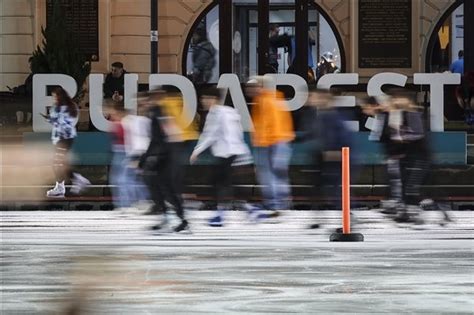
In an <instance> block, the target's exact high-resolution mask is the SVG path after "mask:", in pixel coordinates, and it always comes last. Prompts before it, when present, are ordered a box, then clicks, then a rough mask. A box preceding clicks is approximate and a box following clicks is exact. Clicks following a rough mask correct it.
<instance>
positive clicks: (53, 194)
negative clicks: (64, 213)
mask: <svg viewBox="0 0 474 315" xmlns="http://www.w3.org/2000/svg"><path fill="white" fill-rule="evenodd" d="M65 193H66V188H65V187H64V184H60V183H58V182H56V186H54V188H53V189H50V190H48V191H47V192H46V197H50V198H64V194H65Z"/></svg>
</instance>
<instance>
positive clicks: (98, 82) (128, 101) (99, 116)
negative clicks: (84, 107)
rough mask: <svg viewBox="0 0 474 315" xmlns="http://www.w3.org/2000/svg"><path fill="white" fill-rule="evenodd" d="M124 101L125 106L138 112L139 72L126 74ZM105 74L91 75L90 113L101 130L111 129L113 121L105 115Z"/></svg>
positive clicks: (133, 111) (93, 122) (95, 124)
mask: <svg viewBox="0 0 474 315" xmlns="http://www.w3.org/2000/svg"><path fill="white" fill-rule="evenodd" d="M124 82H125V87H124V90H125V91H124V101H125V108H127V109H129V110H130V112H131V113H136V112H137V102H136V97H135V96H136V94H137V89H138V87H137V82H138V74H130V73H127V74H125V81H124ZM103 84H104V75H103V74H91V75H90V76H89V114H90V117H91V122H92V124H93V125H94V126H95V127H96V128H97V129H98V130H101V131H110V130H111V128H112V122H110V121H109V120H107V119H106V118H105V115H104V106H103V102H104V94H103V93H102V91H103V88H102V87H103Z"/></svg>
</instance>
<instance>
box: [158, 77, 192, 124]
mask: <svg viewBox="0 0 474 315" xmlns="http://www.w3.org/2000/svg"><path fill="white" fill-rule="evenodd" d="M149 82H150V90H153V89H156V88H158V87H159V86H162V85H172V86H175V87H177V88H178V89H179V90H180V91H181V94H182V95H183V112H182V113H181V115H182V118H183V123H185V125H186V126H189V125H190V124H191V123H192V122H193V119H194V116H195V115H196V112H197V96H196V90H195V89H194V85H193V83H192V82H191V81H189V79H188V78H186V77H184V76H182V75H179V74H172V73H164V74H156V73H155V74H150V79H149Z"/></svg>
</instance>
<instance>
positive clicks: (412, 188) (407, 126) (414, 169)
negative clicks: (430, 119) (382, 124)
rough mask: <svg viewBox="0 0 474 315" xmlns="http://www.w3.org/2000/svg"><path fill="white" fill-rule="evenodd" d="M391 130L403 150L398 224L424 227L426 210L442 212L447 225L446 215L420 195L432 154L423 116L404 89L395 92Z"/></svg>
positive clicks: (393, 137)
mask: <svg viewBox="0 0 474 315" xmlns="http://www.w3.org/2000/svg"><path fill="white" fill-rule="evenodd" d="M390 94H391V95H392V100H391V109H390V115H389V120H388V127H389V129H390V134H391V138H392V141H393V142H394V143H395V144H396V145H399V146H400V147H401V148H402V150H401V154H402V158H401V160H400V162H401V164H400V166H401V173H402V179H403V180H402V183H403V201H404V203H405V207H404V208H402V209H400V210H399V211H398V213H397V216H396V217H395V221H396V222H399V223H415V224H423V223H425V220H424V219H423V216H422V213H423V208H434V209H435V210H440V211H441V212H442V215H443V220H444V221H445V222H447V221H450V218H449V216H448V215H447V213H446V212H445V211H444V210H442V209H441V208H440V207H439V206H438V205H436V204H434V202H433V201H432V200H430V199H424V198H423V196H422V194H421V184H422V183H423V181H424V180H425V178H426V175H427V174H428V169H429V166H430V164H431V152H430V147H429V142H428V139H427V137H426V131H425V126H424V122H423V113H422V111H421V109H420V108H419V107H418V106H417V105H416V104H415V102H414V101H413V99H412V96H411V95H409V93H408V92H407V91H405V90H400V89H397V90H393V91H391V93H390Z"/></svg>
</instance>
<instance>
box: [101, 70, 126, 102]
mask: <svg viewBox="0 0 474 315" xmlns="http://www.w3.org/2000/svg"><path fill="white" fill-rule="evenodd" d="M126 73H127V72H126V71H125V69H124V68H123V63H121V62H114V63H113V64H112V69H111V72H110V73H109V74H107V76H106V77H105V82H104V98H112V100H114V101H115V102H121V101H123V94H124V92H123V91H124V84H125V83H124V81H125V74H126Z"/></svg>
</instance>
